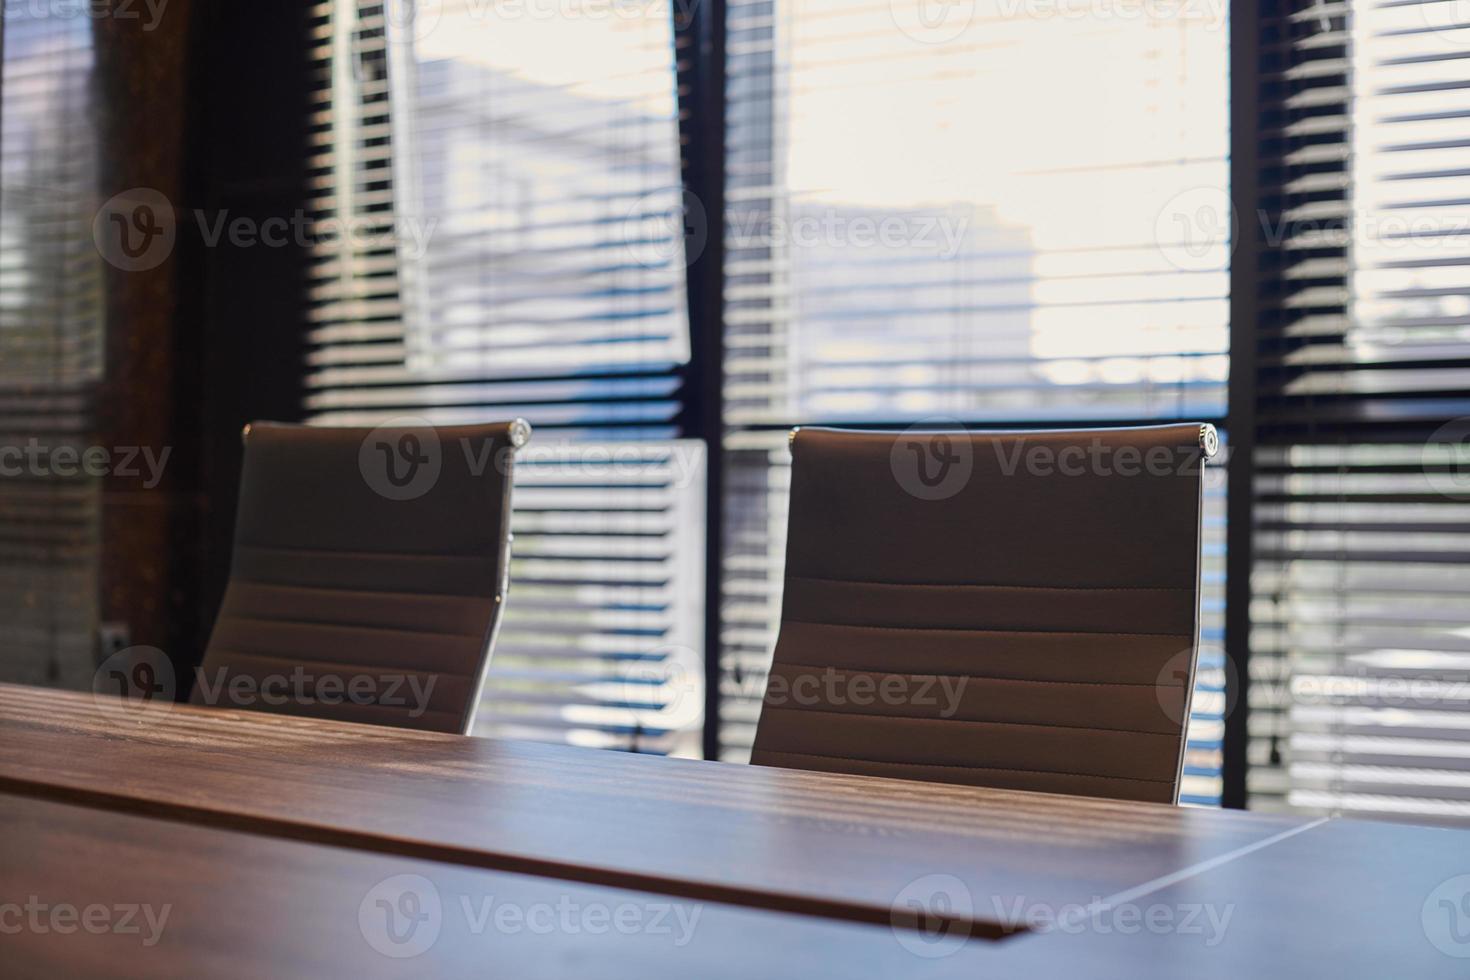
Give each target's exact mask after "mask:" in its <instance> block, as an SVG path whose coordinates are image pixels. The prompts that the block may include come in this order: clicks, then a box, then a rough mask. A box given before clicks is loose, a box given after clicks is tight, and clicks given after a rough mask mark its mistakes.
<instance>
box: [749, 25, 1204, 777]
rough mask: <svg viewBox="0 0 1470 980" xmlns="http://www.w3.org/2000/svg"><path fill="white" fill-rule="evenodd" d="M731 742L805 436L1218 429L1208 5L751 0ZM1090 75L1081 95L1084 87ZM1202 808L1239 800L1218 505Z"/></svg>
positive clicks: (761, 682) (754, 680)
mask: <svg viewBox="0 0 1470 980" xmlns="http://www.w3.org/2000/svg"><path fill="white" fill-rule="evenodd" d="M727 23H728V30H729V35H728V45H729V52H730V55H729V61H728V71H729V81H728V91H729V102H728V110H727V111H728V134H727V168H728V185H727V192H726V193H727V221H726V286H725V330H726V349H727V354H726V364H725V368H726V379H727V380H726V393H725V403H726V420H727V422H728V424H729V427H730V432H729V435H728V438H727V440H726V446H725V449H726V454H727V474H728V475H727V485H728V487H729V492H728V495H727V499H726V508H727V513H726V526H727V532H726V547H725V569H724V571H725V581H724V594H723V597H722V606H721V609H722V613H723V616H724V632H723V636H722V655H721V667H722V669H721V678H720V684H721V691H722V692H723V694H724V711H723V712H722V714H723V718H722V721H723V725H722V728H721V731H720V736H721V746H722V751H723V752H724V754H725V755H726V757H728V758H734V759H738V758H743V757H744V756H745V755H746V754H747V753H748V750H749V746H750V743H751V739H752V738H753V736H754V730H755V723H756V719H757V717H758V715H759V710H760V698H761V694H762V692H763V690H764V686H765V679H766V669H767V665H768V664H769V661H770V653H771V649H772V645H773V642H774V637H775V628H776V625H777V622H778V620H779V616H780V595H781V558H782V555H783V553H784V538H785V534H784V523H783V522H784V509H785V497H786V486H787V473H788V463H789V457H788V455H787V452H786V440H785V429H786V428H787V427H789V426H790V425H793V424H799V423H810V422H828V423H837V424H861V425H905V424H910V423H913V422H916V421H924V420H929V421H933V422H936V423H940V424H955V423H959V424H964V425H967V426H976V425H985V426H1005V425H1009V426H1012V427H1024V426H1045V425H1048V424H1057V423H1074V424H1075V423H1082V424H1107V423H1122V424H1127V423H1129V422H1139V421H1168V420H1174V419H1185V420H1214V421H1219V420H1221V419H1222V417H1223V416H1224V414H1225V390H1226V383H1227V377H1228V373H1229V363H1228V351H1227V347H1228V309H1227V291H1228V285H1229V248H1230V235H1229V227H1228V214H1227V216H1226V217H1224V218H1223V219H1222V221H1221V222H1220V223H1219V224H1218V225H1213V224H1211V223H1210V222H1209V220H1208V216H1207V217H1206V218H1204V219H1202V218H1201V217H1200V214H1201V213H1202V212H1211V211H1219V210H1220V209H1219V202H1220V201H1222V200H1226V199H1227V198H1226V195H1225V191H1224V187H1225V185H1226V177H1227V172H1228V158H1227V151H1228V136H1229V133H1228V128H1229V127H1228V119H1227V108H1228V98H1227V91H1226V84H1227V82H1226V75H1227V71H1226V68H1227V65H1226V59H1227V34H1226V29H1225V24H1224V22H1223V19H1222V18H1220V17H1215V18H1211V17H1210V16H1209V15H1208V11H1206V10H1204V9H1203V8H1200V9H1199V10H1198V11H1194V12H1191V14H1190V15H1188V16H1180V15H1179V9H1178V8H1170V9H1168V10H1164V9H1162V8H1151V7H1150V5H1146V4H1145V5H1142V6H1141V7H1139V8H1130V10H1129V11H1124V10H1123V9H1122V8H1107V9H1105V8H1103V7H1099V6H1098V5H1096V4H1092V5H1089V4H1073V5H1069V4H1062V5H1060V6H1057V5H1050V4H1036V5H1029V4H1026V3H1020V4H1011V5H1007V4H1005V3H997V4H979V5H971V4H964V3H960V4H950V5H927V6H926V5H923V4H917V3H914V4H909V3H893V4H890V3H888V2H881V3H852V2H849V0H774V2H772V0H732V2H731V3H730V4H729V13H728V22H727ZM1084 78H1085V79H1087V84H1085V85H1081V84H1078V81H1079V79H1084ZM1210 489H1211V492H1210V495H1209V500H1208V504H1207V510H1206V523H1207V530H1206V565H1205V600H1204V602H1205V620H1204V624H1205V625H1204V640H1203V645H1204V651H1203V657H1202V670H1201V674H1200V678H1201V690H1200V692H1199V693H1198V694H1197V696H1196V700H1195V705H1196V716H1195V718H1194V719H1193V721H1192V724H1191V746H1190V751H1189V754H1188V759H1187V762H1186V767H1187V768H1186V785H1185V789H1184V795H1185V797H1186V798H1187V799H1190V800H1194V801H1199V802H1213V801H1216V800H1218V798H1219V794H1220V783H1219V764H1220V751H1219V748H1220V739H1221V736H1222V734H1223V728H1222V723H1221V715H1222V709H1223V704H1224V699H1223V694H1222V693H1221V682H1222V678H1223V671H1222V666H1221V664H1222V661H1221V656H1222V655H1221V651H1220V639H1221V629H1222V623H1221V611H1222V605H1223V546H1224V527H1223V516H1224V507H1223V491H1224V482H1223V479H1222V474H1221V473H1220V471H1218V470H1215V471H1214V472H1212V473H1211V488H1210Z"/></svg>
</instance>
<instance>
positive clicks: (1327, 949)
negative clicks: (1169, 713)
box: [0, 685, 1470, 980]
mask: <svg viewBox="0 0 1470 980" xmlns="http://www.w3.org/2000/svg"><path fill="white" fill-rule="evenodd" d="M1461 876H1466V877H1464V878H1463V879H1462V878H1461ZM129 909H131V910H132V912H131V915H129V913H128V910H129ZM165 910H166V911H165ZM88 915H90V916H91V917H92V918H91V919H90V920H85V917H86V916H88ZM55 916H59V918H54V917H55ZM125 916H126V917H127V918H128V925H129V926H130V928H123V927H122V926H121V925H120V924H119V923H120V922H121V920H122V919H123V918H124V917H125ZM84 920H85V921H84ZM114 926H116V928H114ZM150 939H151V940H153V941H152V942H148V941H147V940H150ZM0 959H4V960H6V961H7V962H8V963H11V964H14V965H15V966H17V967H18V968H19V970H20V975H30V974H37V975H43V974H47V973H56V972H60V973H65V974H68V975H88V974H103V973H105V974H108V975H117V974H119V973H122V974H128V973H132V974H136V975H149V976H157V975H181V976H182V975H191V976H199V975H206V974H227V975H252V976H255V975H272V976H282V975H299V974H305V973H308V972H310V973H312V974H322V973H329V974H332V975H337V974H344V973H352V974H354V975H357V976H424V975H450V976H461V975H464V976H469V975H474V976H485V975H489V976H514V977H541V976H545V977H555V978H558V980H560V978H563V977H568V976H573V975H588V976H607V977H695V976H698V977H708V976H736V975H740V976H745V977H752V976H761V977H764V976H797V975H801V976H828V975H831V976H853V977H863V976H874V977H895V976H924V977H928V976H934V977H1010V976H1017V977H1030V976H1036V975H1042V976H1054V975H1071V976H1087V977H1119V978H1123V977H1128V978H1152V977H1178V976H1189V977H1217V976H1218V977H1226V976H1230V977H1239V976H1242V975H1265V976H1292V977H1298V976H1313V975H1323V976H1326V975H1332V976H1334V977H1338V978H1353V977H1364V978H1367V977H1373V978H1381V977H1408V976H1414V977H1438V976H1444V977H1464V976H1466V975H1470V832H1467V831H1459V830H1446V829H1435V828H1424V827H1411V826H1406V825H1405V826H1401V825H1393V824H1380V823H1370V822H1362V821H1348V820H1330V821H1329V820H1322V819H1316V818H1311V817H1298V816H1265V815H1259V814H1246V813H1237V812H1225V811H1211V810H1198V809H1180V808H1173V807H1166V806H1157V805H1152V804H1131V803H1117V802H1111V801H1104V800H1089V799H1082V798H1077V797H1064V796H1049V795H1044V794H1033V793H1020V792H1010V791H999V790H986V789H978V788H970V787H958V786H945V785H938V784H926V783H914V782H905V781H899V780H887V779H875V778H867V777H855V776H837V775H827V774H820V773H804V772H795V771H789V770H780V769H769V768H761V767H751V766H738V765H728V764H720V763H707V762H690V761H683V760H670V759H661V758H656V757H650V756H639V755H630V754H626V753H614V752H602V751H597V750H590V749H575V748H567V747H560V746H548V745H540V744H534V743H517V742H506V741H498V740H488V739H466V738H459V737H454V736H444V735H435V734H425V733H417V732H408V731H401V730H396V729H387V728H375V727H367V726H359V725H350V724H341V723H332V722H321V721H312V720H305V719H296V718H286V717H281V716H274V715H266V714H259V713H252V712H240V711H228V710H218V709H199V708H192V707H188V706H184V705H174V706H169V707H168V708H167V709H159V708H153V709H147V710H143V709H139V708H137V707H134V706H129V705H127V704H125V703H123V702H120V701H112V700H109V699H106V698H94V697H92V696H91V695H89V694H80V693H71V692H60V691H51V690H43V689H37V688H27V687H19V686H13V685H0ZM1038 971H1043V972H1040V973H1038Z"/></svg>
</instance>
